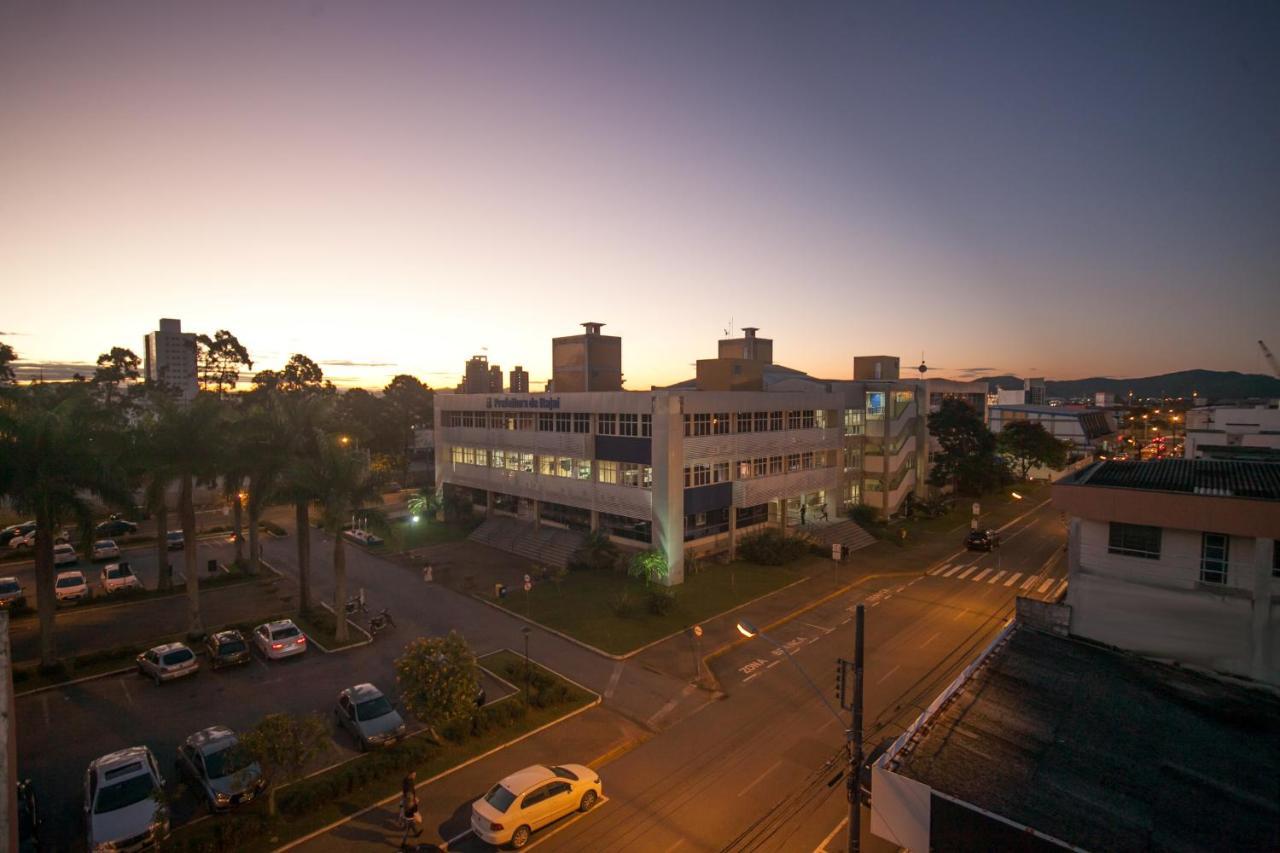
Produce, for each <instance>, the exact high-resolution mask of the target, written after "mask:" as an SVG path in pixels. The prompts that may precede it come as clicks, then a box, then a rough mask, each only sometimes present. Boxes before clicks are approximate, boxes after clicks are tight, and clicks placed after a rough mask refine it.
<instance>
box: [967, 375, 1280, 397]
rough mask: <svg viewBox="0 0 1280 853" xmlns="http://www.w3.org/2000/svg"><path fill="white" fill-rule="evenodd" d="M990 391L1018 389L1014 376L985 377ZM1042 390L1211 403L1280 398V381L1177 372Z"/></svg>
mask: <svg viewBox="0 0 1280 853" xmlns="http://www.w3.org/2000/svg"><path fill="white" fill-rule="evenodd" d="M985 378H986V380H987V382H988V383H990V385H991V387H992V388H1021V387H1023V381H1022V380H1021V379H1019V378H1018V377H1017V376H988V377H985ZM1045 390H1046V393H1047V394H1048V396H1050V397H1061V398H1063V399H1070V398H1072V397H1091V396H1093V395H1094V394H1095V393H1097V392H1098V391H1109V392H1111V393H1112V394H1115V395H1116V399H1117V400H1119V399H1122V398H1125V397H1127V396H1128V395H1129V393H1130V392H1132V393H1133V396H1135V397H1190V396H1191V395H1192V394H1193V393H1194V394H1197V395H1199V396H1201V397H1207V398H1208V399H1210V400H1239V399H1244V398H1246V397H1280V379H1277V378H1275V377H1273V376H1264V375H1262V374H1261V373H1238V372H1236V371H1234V370H1180V371H1178V372H1177V373H1162V374H1161V375H1159V376H1143V377H1141V378H1139V379H1109V378H1107V377H1105V376H1096V377H1093V378H1091V379H1066V380H1057V379H1049V380H1047V381H1046V382H1045Z"/></svg>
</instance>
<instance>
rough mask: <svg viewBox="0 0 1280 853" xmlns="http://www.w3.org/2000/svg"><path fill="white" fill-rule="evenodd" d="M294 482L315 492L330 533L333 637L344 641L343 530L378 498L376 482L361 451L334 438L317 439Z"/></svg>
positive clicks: (345, 600)
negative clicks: (316, 450)
mask: <svg viewBox="0 0 1280 853" xmlns="http://www.w3.org/2000/svg"><path fill="white" fill-rule="evenodd" d="M294 482H295V483H296V484H297V486H298V488H299V489H300V491H303V492H305V493H306V494H310V495H314V496H315V502H316V506H317V508H318V509H319V511H320V525H321V527H323V528H324V529H325V530H326V531H328V533H329V534H330V535H331V536H333V580H334V592H333V612H334V617H335V621H336V623H337V625H336V628H335V630H334V637H335V639H336V640H337V641H338V642H340V643H345V642H346V640H347V620H346V616H345V614H346V610H345V609H344V608H345V607H346V603H347V555H346V549H345V539H344V537H343V535H342V534H343V531H344V530H346V528H347V523H348V521H349V520H350V518H351V516H352V515H353V514H354V513H355V511H356V510H358V509H359V508H360V507H362V506H363V505H364V504H365V503H367V502H370V501H373V500H374V499H376V498H377V496H378V484H377V481H376V480H375V479H374V477H373V475H372V474H371V473H370V471H369V466H368V464H367V462H366V460H365V457H364V454H362V453H359V452H358V451H355V450H353V449H350V448H348V447H346V446H344V445H343V444H342V443H341V442H340V441H337V440H336V439H333V438H330V439H328V440H325V441H322V442H321V443H320V445H319V453H318V455H317V456H316V457H315V458H313V459H307V460H303V461H302V463H301V464H300V465H299V468H298V471H297V473H296V474H295V479H294Z"/></svg>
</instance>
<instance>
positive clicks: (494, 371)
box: [488, 364, 502, 394]
mask: <svg viewBox="0 0 1280 853" xmlns="http://www.w3.org/2000/svg"><path fill="white" fill-rule="evenodd" d="M488 391H489V393H490V394H501V393H502V367H501V365H497V364H491V365H489V387H488Z"/></svg>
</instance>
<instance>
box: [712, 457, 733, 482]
mask: <svg viewBox="0 0 1280 853" xmlns="http://www.w3.org/2000/svg"><path fill="white" fill-rule="evenodd" d="M711 482H713V483H727V482H729V463H728V462H716V463H715V464H713V465H712V466H711Z"/></svg>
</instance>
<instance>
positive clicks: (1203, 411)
mask: <svg viewBox="0 0 1280 853" xmlns="http://www.w3.org/2000/svg"><path fill="white" fill-rule="evenodd" d="M1186 428H1187V431H1186V440H1185V442H1184V444H1183V455H1184V456H1186V458H1187V459H1201V458H1205V459H1259V460H1271V461H1275V460H1277V459H1280V401H1276V400H1272V401H1271V402H1270V403H1266V404H1263V405H1258V406H1201V407H1199V408H1194V409H1188V410H1187V412H1186Z"/></svg>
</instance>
